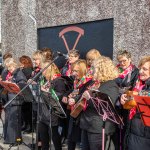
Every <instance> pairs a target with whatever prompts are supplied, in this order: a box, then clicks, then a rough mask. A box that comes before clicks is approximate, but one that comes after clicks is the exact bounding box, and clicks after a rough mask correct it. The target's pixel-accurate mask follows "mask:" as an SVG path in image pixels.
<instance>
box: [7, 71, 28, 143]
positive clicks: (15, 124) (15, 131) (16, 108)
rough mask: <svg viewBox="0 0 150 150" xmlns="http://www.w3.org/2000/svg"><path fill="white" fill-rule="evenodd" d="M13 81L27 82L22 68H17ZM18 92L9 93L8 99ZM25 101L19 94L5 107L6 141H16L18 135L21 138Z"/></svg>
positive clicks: (18, 82) (21, 83)
mask: <svg viewBox="0 0 150 150" xmlns="http://www.w3.org/2000/svg"><path fill="white" fill-rule="evenodd" d="M12 76H13V78H12V82H14V83H16V84H17V85H23V84H25V83H26V81H27V80H26V77H25V75H24V74H23V72H22V71H21V70H20V69H16V70H15V71H14V72H13V74H12ZM15 96H16V94H13V93H8V99H9V100H11V99H12V98H14V97H15ZM22 102H23V97H22V96H17V98H16V99H14V100H13V101H12V102H11V103H10V104H9V105H8V106H7V107H6V108H5V124H4V140H5V142H6V143H9V144H11V143H15V142H16V139H17V138H18V137H20V138H21V107H20V106H21V104H22Z"/></svg>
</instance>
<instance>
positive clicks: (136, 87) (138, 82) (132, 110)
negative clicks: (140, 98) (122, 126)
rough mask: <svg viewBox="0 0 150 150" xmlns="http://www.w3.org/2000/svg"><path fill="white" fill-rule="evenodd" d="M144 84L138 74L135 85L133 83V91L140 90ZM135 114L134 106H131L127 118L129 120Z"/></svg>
mask: <svg viewBox="0 0 150 150" xmlns="http://www.w3.org/2000/svg"><path fill="white" fill-rule="evenodd" d="M144 86H145V84H143V82H142V81H141V80H140V77H139V76H138V79H137V81H136V85H135V87H134V89H133V91H136V92H140V91H141V90H142V89H143V87H144ZM135 114H136V107H133V108H132V109H131V110H130V113H129V119H130V120H131V119H132V118H133V117H134V115H135Z"/></svg>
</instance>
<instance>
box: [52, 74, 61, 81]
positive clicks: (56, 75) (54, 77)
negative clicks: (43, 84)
mask: <svg viewBox="0 0 150 150" xmlns="http://www.w3.org/2000/svg"><path fill="white" fill-rule="evenodd" d="M58 77H61V74H60V73H58V74H54V75H53V77H52V78H51V80H54V79H56V78H58Z"/></svg>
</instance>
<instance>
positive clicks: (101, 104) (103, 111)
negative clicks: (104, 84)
mask: <svg viewBox="0 0 150 150" xmlns="http://www.w3.org/2000/svg"><path fill="white" fill-rule="evenodd" d="M90 92H91V93H90V95H91V98H90V99H91V101H92V103H93V105H94V107H95V109H96V111H97V113H98V115H99V116H100V117H102V120H103V125H102V150H105V122H106V121H107V120H109V121H111V122H113V123H116V124H122V125H123V122H122V119H121V118H120V116H119V115H118V113H117V111H116V109H115V107H114V105H113V103H112V101H111V99H110V97H109V96H108V95H107V94H105V93H102V92H100V91H98V90H90Z"/></svg>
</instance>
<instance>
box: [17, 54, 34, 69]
mask: <svg viewBox="0 0 150 150" xmlns="http://www.w3.org/2000/svg"><path fill="white" fill-rule="evenodd" d="M19 61H20V62H21V63H22V64H23V65H24V68H33V64H32V61H31V58H30V57H29V56H26V55H23V56H21V57H20V58H19Z"/></svg>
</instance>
